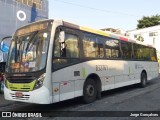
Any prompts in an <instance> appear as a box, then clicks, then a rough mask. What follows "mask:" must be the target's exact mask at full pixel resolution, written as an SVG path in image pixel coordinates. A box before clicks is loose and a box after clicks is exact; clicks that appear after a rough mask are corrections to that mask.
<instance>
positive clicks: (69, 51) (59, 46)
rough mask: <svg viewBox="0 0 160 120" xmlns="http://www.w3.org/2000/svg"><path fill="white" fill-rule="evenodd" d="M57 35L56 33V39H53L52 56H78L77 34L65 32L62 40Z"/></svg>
mask: <svg viewBox="0 0 160 120" xmlns="http://www.w3.org/2000/svg"><path fill="white" fill-rule="evenodd" d="M58 36H59V35H58V34H56V38H57V39H55V46H54V47H55V49H54V57H60V58H78V57H79V50H78V36H77V35H74V34H71V33H65V37H64V41H61V40H59V38H58Z"/></svg>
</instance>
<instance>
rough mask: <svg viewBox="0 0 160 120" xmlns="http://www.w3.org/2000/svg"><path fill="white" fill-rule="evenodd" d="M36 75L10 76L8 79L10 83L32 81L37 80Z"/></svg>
mask: <svg viewBox="0 0 160 120" xmlns="http://www.w3.org/2000/svg"><path fill="white" fill-rule="evenodd" d="M35 79H36V78H35V77H25V78H24V77H8V78H7V80H8V81H9V82H10V83H31V82H33V81H34V80H35Z"/></svg>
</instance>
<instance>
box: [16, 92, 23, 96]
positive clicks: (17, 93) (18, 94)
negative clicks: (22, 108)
mask: <svg viewBox="0 0 160 120" xmlns="http://www.w3.org/2000/svg"><path fill="white" fill-rule="evenodd" d="M15 95H16V97H23V93H21V92H16V93H15Z"/></svg>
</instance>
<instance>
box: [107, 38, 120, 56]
mask: <svg viewBox="0 0 160 120" xmlns="http://www.w3.org/2000/svg"><path fill="white" fill-rule="evenodd" d="M105 49H106V57H107V58H119V57H120V49H119V41H118V40H114V39H108V40H107V41H106V42H105Z"/></svg>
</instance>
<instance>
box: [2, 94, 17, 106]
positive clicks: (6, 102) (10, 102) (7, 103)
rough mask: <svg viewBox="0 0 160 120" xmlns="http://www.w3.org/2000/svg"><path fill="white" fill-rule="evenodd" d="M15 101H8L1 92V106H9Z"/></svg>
mask: <svg viewBox="0 0 160 120" xmlns="http://www.w3.org/2000/svg"><path fill="white" fill-rule="evenodd" d="M13 103H14V101H8V100H5V99H4V94H3V93H0V107H5V106H8V105H10V104H13Z"/></svg>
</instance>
